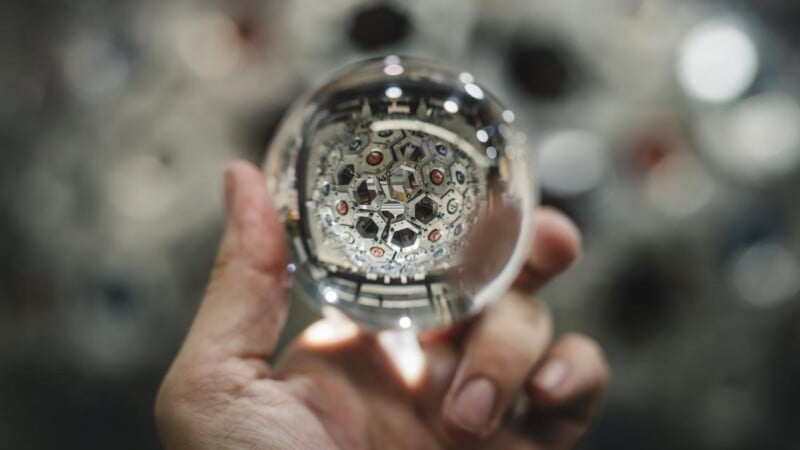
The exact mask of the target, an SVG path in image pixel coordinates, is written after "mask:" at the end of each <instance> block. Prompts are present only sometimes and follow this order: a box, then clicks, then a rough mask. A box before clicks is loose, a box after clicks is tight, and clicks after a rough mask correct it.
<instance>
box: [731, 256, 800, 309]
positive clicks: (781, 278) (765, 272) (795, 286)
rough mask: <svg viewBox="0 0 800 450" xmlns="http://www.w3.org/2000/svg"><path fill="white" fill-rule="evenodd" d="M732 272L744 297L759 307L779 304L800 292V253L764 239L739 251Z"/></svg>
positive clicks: (733, 278) (734, 281)
mask: <svg viewBox="0 0 800 450" xmlns="http://www.w3.org/2000/svg"><path fill="white" fill-rule="evenodd" d="M730 274H731V277H732V282H733V285H734V287H735V288H736V290H737V291H738V292H739V294H740V295H741V296H742V298H744V299H745V300H746V301H747V302H748V303H750V304H752V305H755V306H760V307H772V306H776V305H778V304H780V303H782V302H785V301H787V300H790V299H791V298H792V297H794V296H795V295H797V294H798V292H800V261H798V257H797V255H796V254H794V253H793V252H791V251H790V250H789V249H787V248H786V247H783V246H781V245H778V244H776V243H773V242H761V243H758V244H755V245H753V246H750V247H747V248H746V249H744V250H742V251H741V252H739V254H737V255H736V256H735V257H734V259H733V263H732V264H731V268H730Z"/></svg>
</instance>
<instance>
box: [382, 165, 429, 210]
mask: <svg viewBox="0 0 800 450" xmlns="http://www.w3.org/2000/svg"><path fill="white" fill-rule="evenodd" d="M389 184H390V186H391V193H392V197H394V198H396V199H397V200H400V201H401V202H407V201H409V200H410V199H411V198H412V197H414V195H415V194H416V193H417V191H419V189H420V187H421V186H420V181H419V177H418V176H417V173H416V171H415V170H414V169H412V168H410V167H407V166H400V167H398V168H397V169H395V170H394V171H393V172H392V173H391V175H389Z"/></svg>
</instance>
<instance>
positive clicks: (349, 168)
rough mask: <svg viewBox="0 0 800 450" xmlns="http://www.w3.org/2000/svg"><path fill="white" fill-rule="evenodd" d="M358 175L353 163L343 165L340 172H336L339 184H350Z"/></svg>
mask: <svg viewBox="0 0 800 450" xmlns="http://www.w3.org/2000/svg"><path fill="white" fill-rule="evenodd" d="M355 176H356V170H355V167H353V165H352V164H347V165H345V166H342V167H341V168H340V169H339V171H338V172H336V184H338V185H339V186H345V185H348V184H350V182H351V181H353V178H354V177H355Z"/></svg>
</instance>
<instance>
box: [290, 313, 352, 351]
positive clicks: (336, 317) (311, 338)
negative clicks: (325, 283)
mask: <svg viewBox="0 0 800 450" xmlns="http://www.w3.org/2000/svg"><path fill="white" fill-rule="evenodd" d="M322 315H323V316H324V318H323V319H321V320H318V321H316V322H314V323H313V324H311V325H310V326H309V327H308V328H306V329H305V331H303V335H302V337H301V342H302V343H303V344H304V345H306V346H308V347H313V348H320V347H326V346H330V345H336V344H341V343H344V342H347V341H349V340H351V339H353V338H354V337H356V336H357V335H358V325H356V324H355V322H353V321H352V320H350V319H348V318H347V316H345V315H344V314H342V313H341V312H340V311H338V310H336V309H335V308H332V307H330V306H326V307H323V308H322Z"/></svg>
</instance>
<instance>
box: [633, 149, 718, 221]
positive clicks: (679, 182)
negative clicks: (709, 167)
mask: <svg viewBox="0 0 800 450" xmlns="http://www.w3.org/2000/svg"><path fill="white" fill-rule="evenodd" d="M713 194H714V184H713V182H712V180H711V177H710V176H709V174H708V173H707V172H706V171H705V170H704V169H703V167H702V166H701V165H700V164H699V163H698V162H697V161H696V160H695V159H694V158H692V157H690V156H688V155H687V154H683V153H677V154H671V155H669V156H667V157H666V158H665V159H664V160H663V161H660V162H659V163H658V165H656V166H655V167H654V168H653V169H652V170H651V171H650V173H649V174H648V177H647V182H646V184H645V195H646V196H647V198H648V199H649V200H650V201H651V202H652V203H653V204H654V205H656V206H657V207H658V208H659V209H661V210H662V211H663V212H665V213H667V214H670V215H672V216H687V215H690V214H692V213H695V212H698V211H700V210H701V209H703V207H704V206H706V205H707V204H708V203H709V202H710V201H711V198H712V197H713Z"/></svg>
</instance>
